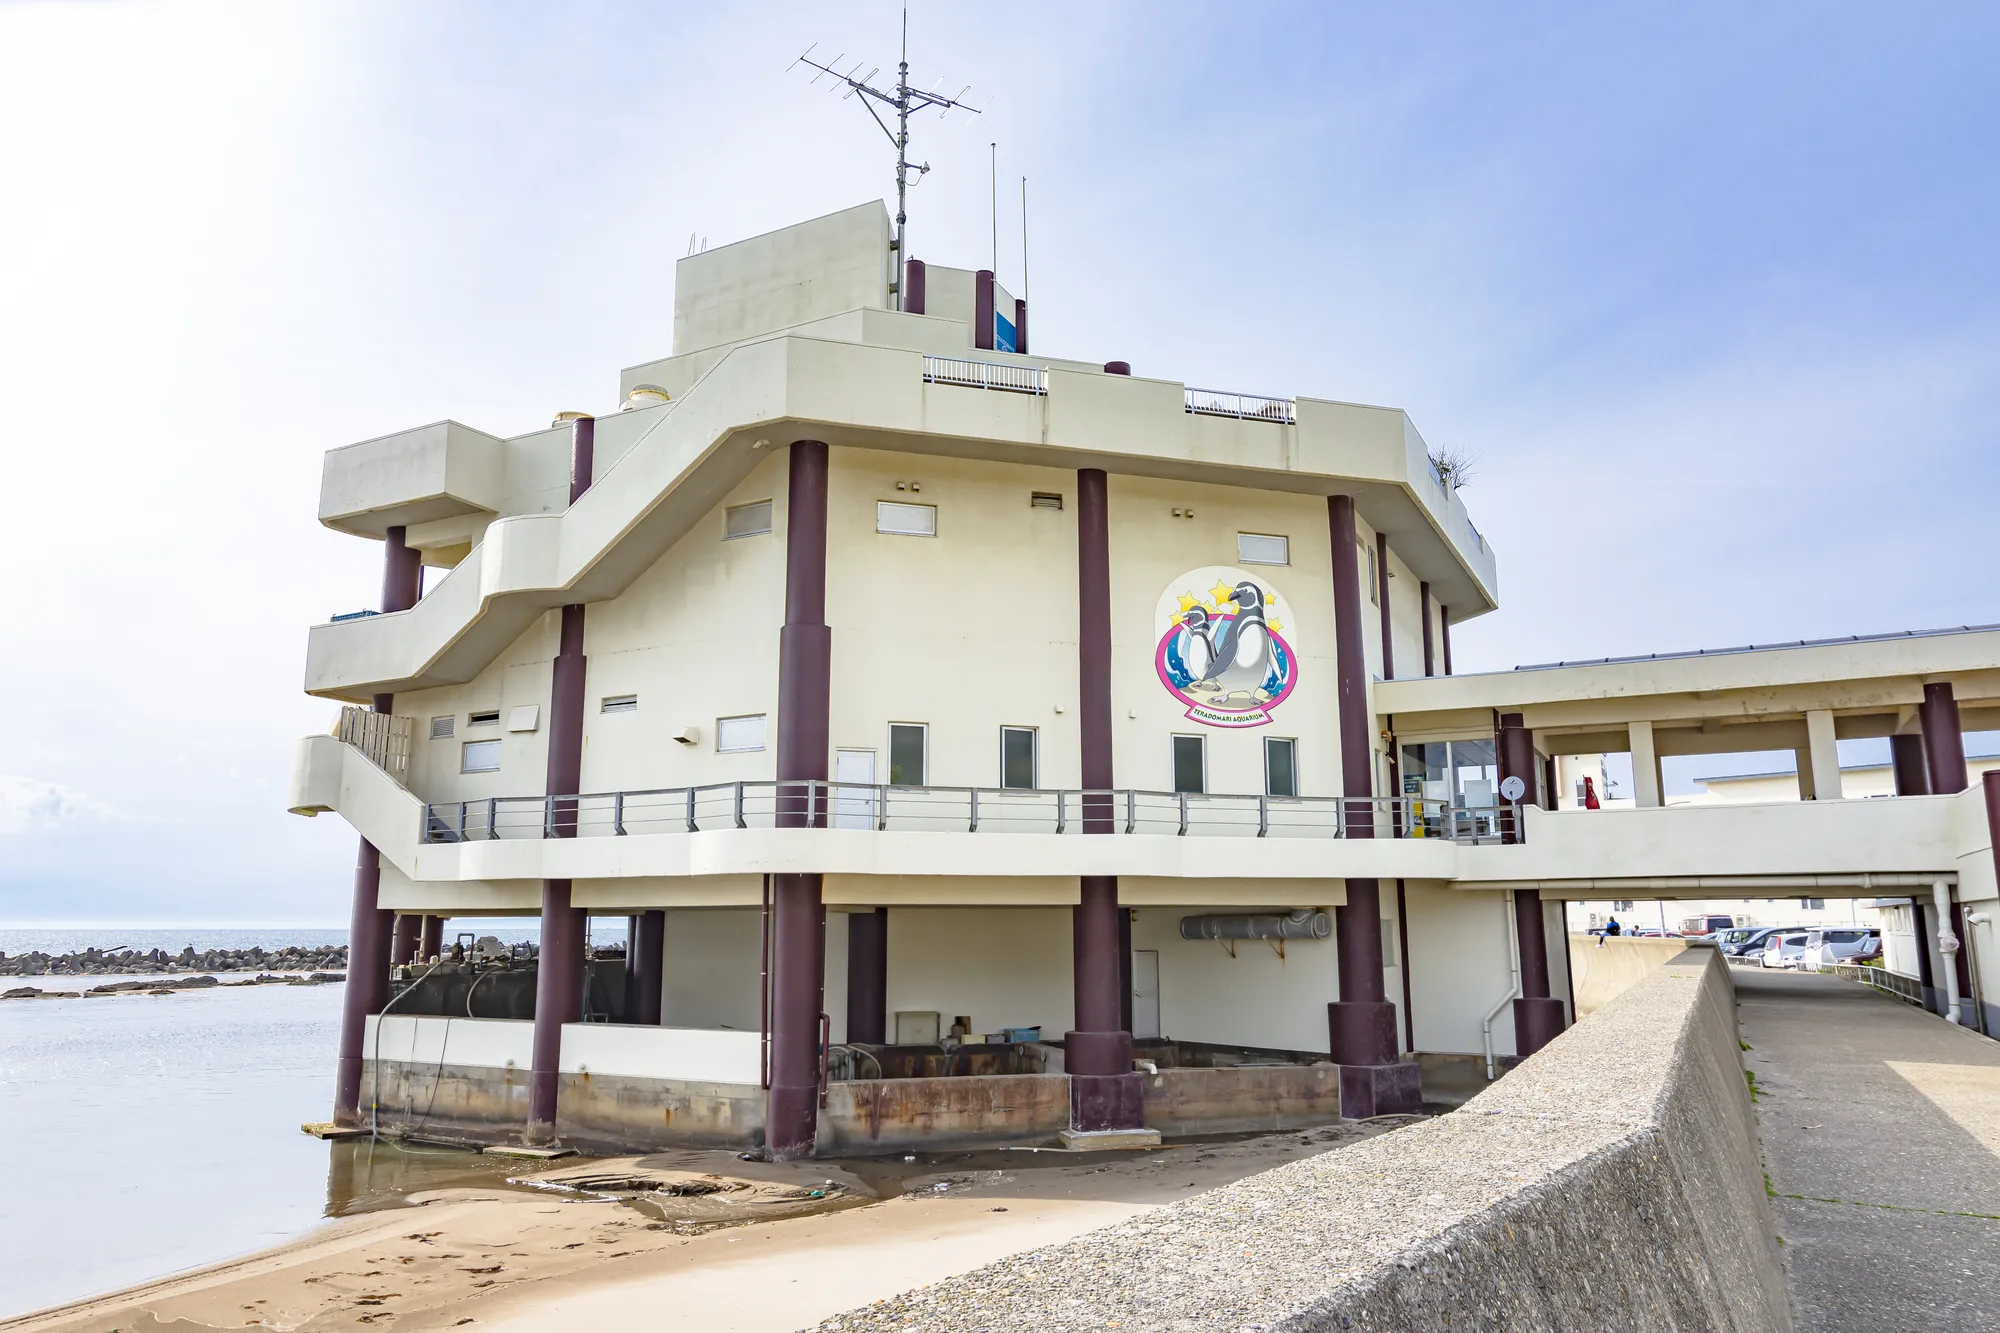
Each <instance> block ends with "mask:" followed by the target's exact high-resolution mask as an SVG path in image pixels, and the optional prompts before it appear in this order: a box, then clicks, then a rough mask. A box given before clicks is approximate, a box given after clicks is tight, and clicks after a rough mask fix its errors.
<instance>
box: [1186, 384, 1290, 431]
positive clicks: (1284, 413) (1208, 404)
mask: <svg viewBox="0 0 2000 1333" xmlns="http://www.w3.org/2000/svg"><path fill="white" fill-rule="evenodd" d="M1182 401H1183V402H1184V403H1186V405H1187V410H1188V411H1189V412H1191V413H1193V414H1194V415H1195V416H1198V417H1235V418H1236V419H1237V420H1239V421H1276V422H1279V423H1281V424H1283V425H1290V424H1292V422H1294V421H1295V420H1297V415H1298V414H1297V409H1296V405H1295V404H1294V403H1293V402H1292V400H1291V399H1289V398H1262V397H1259V396H1258V395H1256V394H1251V393H1217V392H1216V391H1215V390H1213V389H1188V390H1186V391H1185V392H1184V393H1183V395H1182Z"/></svg>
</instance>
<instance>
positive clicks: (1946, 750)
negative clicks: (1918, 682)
mask: <svg viewBox="0 0 2000 1333" xmlns="http://www.w3.org/2000/svg"><path fill="white" fill-rule="evenodd" d="M1917 719H1918V721H1920V722H1921V723H1922V724H1923V728H1924V758H1925V759H1926V760H1928V761H1929V764H1930V778H1931V790H1932V791H1933V792H1936V793H1937V794H1938V795H1939V796H1949V795H1951V794H1952V793H1953V792H1961V791H1964V790H1965V737H1964V736H1963V735H1962V734H1960V732H1959V729H1958V701H1957V700H1956V699H1954V698H1952V695H1951V685H1950V684H1949V683H1948V682H1945V681H1939V682H1938V683H1937V684H1935V685H1926V686H1924V702H1923V703H1922V705H1921V706H1919V708H1918V709H1917Z"/></svg>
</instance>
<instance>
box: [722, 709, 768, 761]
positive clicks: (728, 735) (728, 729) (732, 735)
mask: <svg viewBox="0 0 2000 1333" xmlns="http://www.w3.org/2000/svg"><path fill="white" fill-rule="evenodd" d="M715 748H716V750H717V751H718V752H720V753H722V754H737V753H741V752H742V751H745V750H761V749H763V748H764V715H763V714H762V713H752V714H749V715H748V716H746V717H719V718H717V719H715Z"/></svg>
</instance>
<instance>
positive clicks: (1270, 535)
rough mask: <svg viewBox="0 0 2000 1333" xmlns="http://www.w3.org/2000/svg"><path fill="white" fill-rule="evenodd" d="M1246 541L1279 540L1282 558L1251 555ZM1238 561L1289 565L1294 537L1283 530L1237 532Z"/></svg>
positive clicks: (1241, 562) (1251, 563) (1243, 563)
mask: <svg viewBox="0 0 2000 1333" xmlns="http://www.w3.org/2000/svg"><path fill="white" fill-rule="evenodd" d="M1245 541H1252V542H1277V543H1279V550H1280V554H1281V555H1282V557H1283V558H1282V559H1278V560H1267V559H1264V558H1262V557H1260V556H1254V555H1251V554H1250V552H1249V551H1248V550H1246V549H1245V548H1244V545H1243V543H1244V542H1245ZM1236 563H1237V564H1239V565H1289V564H1291V563H1292V539H1291V538H1290V537H1287V536H1285V535H1284V534H1283V533H1281V532H1239V533H1237V534H1236Z"/></svg>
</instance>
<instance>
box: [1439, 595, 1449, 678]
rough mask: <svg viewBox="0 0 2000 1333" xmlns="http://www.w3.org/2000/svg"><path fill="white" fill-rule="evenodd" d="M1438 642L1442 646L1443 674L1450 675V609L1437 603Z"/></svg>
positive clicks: (1441, 603)
mask: <svg viewBox="0 0 2000 1333" xmlns="http://www.w3.org/2000/svg"><path fill="white" fill-rule="evenodd" d="M1438 640H1439V642H1441V643H1442V644H1443V645H1444V674H1445V675H1447V676H1449V675H1450V674H1451V608H1450V607H1448V606H1446V605H1445V604H1444V603H1443V602H1439V603H1438Z"/></svg>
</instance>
